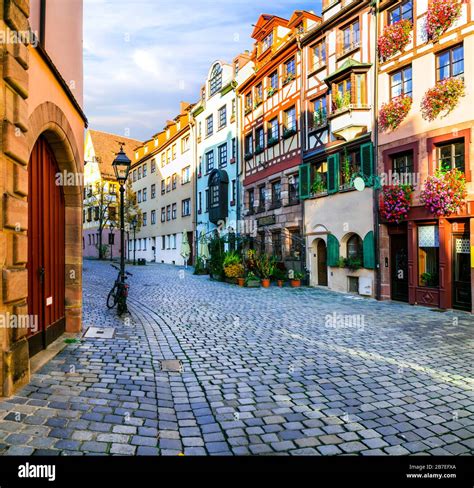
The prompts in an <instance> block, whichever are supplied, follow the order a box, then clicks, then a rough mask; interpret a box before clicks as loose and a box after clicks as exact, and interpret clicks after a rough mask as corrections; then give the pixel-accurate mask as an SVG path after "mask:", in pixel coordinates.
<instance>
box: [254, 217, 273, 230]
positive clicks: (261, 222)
mask: <svg viewBox="0 0 474 488" xmlns="http://www.w3.org/2000/svg"><path fill="white" fill-rule="evenodd" d="M275 223H276V217H275V215H267V216H266V217H260V218H259V219H257V225H258V226H259V227H265V226H267V225H273V224H275Z"/></svg>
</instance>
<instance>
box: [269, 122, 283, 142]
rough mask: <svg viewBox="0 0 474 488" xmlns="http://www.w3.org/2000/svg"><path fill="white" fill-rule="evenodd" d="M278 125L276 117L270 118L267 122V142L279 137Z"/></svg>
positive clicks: (276, 139)
mask: <svg viewBox="0 0 474 488" xmlns="http://www.w3.org/2000/svg"><path fill="white" fill-rule="evenodd" d="M279 129H280V128H279V125H278V117H275V118H274V119H272V120H270V122H269V123H268V144H271V143H273V142H276V141H278V139H279V137H280V130H279Z"/></svg>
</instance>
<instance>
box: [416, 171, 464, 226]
mask: <svg viewBox="0 0 474 488" xmlns="http://www.w3.org/2000/svg"><path fill="white" fill-rule="evenodd" d="M466 196H467V190H466V178H465V176H464V174H463V173H462V172H461V171H459V169H457V168H454V169H451V170H446V169H443V168H441V169H438V170H437V171H436V173H435V174H434V175H431V176H428V178H427V179H426V181H425V186H424V188H423V190H422V192H421V195H420V201H421V203H423V204H424V205H425V207H426V208H427V209H428V210H429V211H430V212H431V213H432V214H433V215H434V216H435V217H449V216H450V215H452V214H455V213H459V212H460V211H461V209H462V208H463V206H464V205H465V203H466V202H465V200H466Z"/></svg>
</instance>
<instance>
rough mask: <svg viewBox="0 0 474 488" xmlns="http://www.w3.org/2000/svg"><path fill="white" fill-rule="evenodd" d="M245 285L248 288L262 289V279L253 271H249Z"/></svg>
mask: <svg viewBox="0 0 474 488" xmlns="http://www.w3.org/2000/svg"><path fill="white" fill-rule="evenodd" d="M245 285H246V286H247V288H260V278H259V277H258V276H256V275H255V274H254V273H253V272H252V271H249V272H248V273H247V277H246V278H245Z"/></svg>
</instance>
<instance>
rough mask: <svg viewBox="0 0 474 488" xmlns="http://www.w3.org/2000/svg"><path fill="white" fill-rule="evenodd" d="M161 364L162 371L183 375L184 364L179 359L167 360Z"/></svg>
mask: <svg viewBox="0 0 474 488" xmlns="http://www.w3.org/2000/svg"><path fill="white" fill-rule="evenodd" d="M160 362H161V371H168V372H170V373H181V372H182V371H183V363H182V362H181V361H180V360H179V359H165V360H164V361H160Z"/></svg>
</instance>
